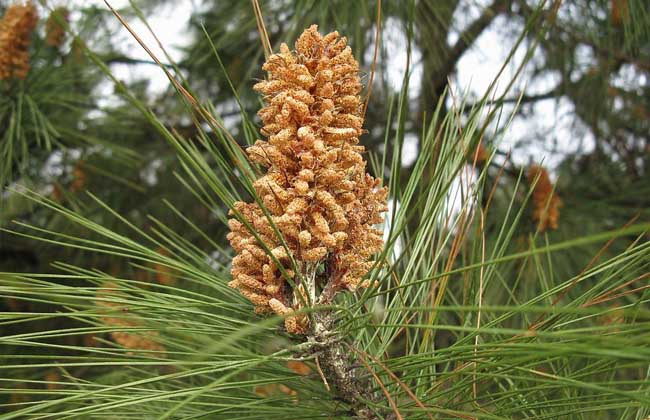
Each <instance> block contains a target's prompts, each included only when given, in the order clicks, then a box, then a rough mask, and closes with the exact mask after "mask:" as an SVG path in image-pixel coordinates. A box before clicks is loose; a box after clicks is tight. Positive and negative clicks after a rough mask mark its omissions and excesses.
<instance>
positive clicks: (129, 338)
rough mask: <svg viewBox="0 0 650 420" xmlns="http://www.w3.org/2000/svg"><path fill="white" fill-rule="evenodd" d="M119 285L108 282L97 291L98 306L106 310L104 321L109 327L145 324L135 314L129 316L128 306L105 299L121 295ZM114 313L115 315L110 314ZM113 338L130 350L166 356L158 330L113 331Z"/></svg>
mask: <svg viewBox="0 0 650 420" xmlns="http://www.w3.org/2000/svg"><path fill="white" fill-rule="evenodd" d="M119 295H120V292H119V286H118V285H117V284H116V283H114V282H110V281H109V282H106V283H104V284H103V285H102V287H101V288H100V289H99V290H98V291H97V297H98V298H99V299H100V300H97V302H96V303H97V306H99V307H101V308H104V309H105V310H106V315H107V316H104V317H102V322H103V323H104V324H105V325H106V326H108V327H115V328H133V327H141V326H143V322H142V321H141V320H139V319H138V318H137V317H135V316H128V313H127V311H125V309H126V308H122V307H120V305H119V303H117V302H110V301H108V300H104V299H107V298H111V297H119ZM110 315H113V316H110ZM110 336H111V338H112V339H113V340H114V341H115V342H116V343H117V344H119V345H121V346H122V347H124V348H127V349H130V350H145V351H150V352H155V353H156V354H155V356H157V357H165V347H164V346H163V345H162V344H159V343H158V342H157V341H156V339H157V338H158V332H156V331H147V332H126V331H112V332H111V333H110Z"/></svg>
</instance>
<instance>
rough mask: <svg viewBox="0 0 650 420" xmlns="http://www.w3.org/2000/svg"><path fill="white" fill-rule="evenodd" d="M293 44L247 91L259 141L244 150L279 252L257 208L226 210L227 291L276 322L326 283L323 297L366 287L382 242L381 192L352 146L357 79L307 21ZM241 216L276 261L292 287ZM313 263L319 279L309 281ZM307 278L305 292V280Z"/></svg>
mask: <svg viewBox="0 0 650 420" xmlns="http://www.w3.org/2000/svg"><path fill="white" fill-rule="evenodd" d="M295 46H296V50H295V51H291V50H290V49H289V47H288V46H287V45H286V44H282V45H281V46H280V52H279V53H277V54H273V55H271V56H270V57H269V58H268V60H267V62H266V63H265V64H264V66H263V67H262V68H263V69H264V70H265V71H267V72H268V80H265V81H262V82H260V83H257V84H256V85H255V87H254V89H255V90H257V91H258V92H261V93H262V94H263V95H264V100H265V102H266V106H265V107H264V108H262V109H261V110H260V111H259V113H258V115H259V116H260V117H261V119H262V123H263V127H262V134H263V135H264V136H266V137H267V138H268V140H267V141H263V140H258V141H257V142H256V143H255V145H253V146H251V147H249V148H248V151H247V152H248V155H249V157H250V159H251V160H252V161H253V162H256V163H258V164H260V165H262V166H264V167H266V168H267V172H266V174H265V175H264V176H262V177H260V178H259V179H258V180H256V181H255V182H254V188H255V191H256V192H257V194H258V195H259V196H260V197H261V200H262V202H263V203H264V206H265V207H266V209H267V210H268V212H269V213H270V219H271V220H272V221H273V223H274V225H275V226H276V228H277V229H278V230H279V232H280V233H281V234H282V236H283V237H284V239H285V241H286V244H287V247H286V248H285V247H284V246H283V244H282V241H281V239H280V238H279V237H278V235H277V234H276V233H275V232H274V230H273V228H272V225H271V223H269V218H268V217H267V216H265V214H264V212H263V211H262V209H261V208H260V206H259V205H258V204H257V203H245V202H236V203H235V204H234V206H233V207H234V210H235V211H231V213H230V214H231V215H237V218H233V219H230V221H229V226H230V229H231V232H230V233H229V234H228V239H229V240H230V244H231V245H232V247H233V248H234V249H235V251H236V253H237V255H236V256H235V258H234V259H233V262H232V276H233V280H232V281H231V282H230V286H231V287H234V288H237V289H239V291H240V292H241V293H242V295H244V296H245V297H246V298H248V299H249V300H250V301H251V302H252V303H253V304H254V305H255V307H256V311H257V312H259V313H276V314H278V315H285V316H286V315H287V314H291V313H292V312H293V311H295V310H297V309H300V308H301V307H302V305H303V302H306V301H309V300H311V301H312V302H313V303H324V300H325V299H321V301H320V302H319V301H318V299H315V296H314V294H315V290H316V289H320V290H323V289H325V288H326V287H327V289H328V291H329V292H330V293H329V294H328V296H329V297H331V296H332V292H334V293H336V292H338V291H340V290H344V289H347V290H350V291H354V290H356V289H357V288H358V287H367V286H368V282H367V281H365V282H364V281H362V278H363V277H364V276H365V275H366V273H367V272H368V270H369V269H370V268H371V267H372V265H373V261H369V258H370V257H371V256H372V255H373V254H376V253H378V252H379V251H381V249H382V246H383V240H382V231H381V230H379V229H376V228H374V225H376V224H379V223H382V222H383V218H382V215H381V214H382V213H383V212H385V211H386V210H387V207H386V189H385V188H380V186H379V185H380V181H379V180H378V179H375V178H373V177H372V176H370V175H369V174H367V173H366V162H365V161H364V159H363V157H362V153H363V152H364V147H363V146H360V145H358V144H357V143H358V142H359V136H360V135H361V134H362V133H363V130H362V128H361V127H362V125H363V116H362V103H361V98H360V96H359V93H360V91H361V82H360V80H359V75H358V72H359V64H358V63H357V61H356V60H355V59H354V57H353V55H352V50H351V49H350V47H349V46H347V40H346V38H345V37H339V34H338V33H337V32H332V33H329V34H327V35H325V36H321V35H320V34H319V33H318V30H317V26H316V25H312V26H311V27H310V28H309V29H307V30H305V31H304V32H303V33H302V35H301V36H300V37H299V38H298V40H297V41H296V45H295ZM242 220H245V221H246V222H247V223H248V224H249V225H250V226H251V227H252V229H253V230H254V231H255V232H256V233H257V235H258V236H259V238H260V239H261V241H262V242H263V243H264V246H265V247H266V248H268V249H269V250H270V251H271V254H272V255H273V256H274V257H275V260H277V261H278V262H279V263H280V264H282V266H283V267H282V268H284V269H285V272H286V273H287V274H288V277H289V278H291V279H292V282H291V283H293V284H295V285H297V287H296V290H293V288H292V286H291V284H290V282H289V281H287V279H286V278H285V277H283V275H282V273H281V271H280V270H279V267H278V266H277V265H276V264H275V262H274V258H272V257H271V256H270V255H268V254H267V253H266V252H265V250H264V247H263V246H262V244H261V243H260V241H258V239H257V238H256V237H255V235H253V234H252V233H251V231H250V230H249V228H248V227H247V226H246V225H245V224H244V223H242ZM287 251H288V252H287ZM291 258H293V260H294V261H295V263H296V264H295V266H293V265H292V264H291V263H290V260H291ZM321 264H324V268H325V272H326V273H327V276H326V278H325V279H320V280H316V274H315V273H316V269H317V267H318V266H319V265H321ZM296 270H297V271H298V273H296V272H295V271H296ZM310 278H311V279H315V280H314V283H313V289H310V286H309V284H310V283H307V286H305V283H304V280H305V279H306V280H307V281H309V279H310ZM318 281H320V282H321V283H320V284H317V283H316V282H318ZM323 283H325V284H323ZM308 297H309V299H307V298H308ZM308 323H309V321H308V319H307V317H306V316H304V315H302V316H293V317H292V316H287V317H286V320H285V327H286V329H287V331H288V332H290V333H294V334H304V333H306V331H307V329H308Z"/></svg>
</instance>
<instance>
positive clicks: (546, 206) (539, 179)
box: [528, 165, 562, 232]
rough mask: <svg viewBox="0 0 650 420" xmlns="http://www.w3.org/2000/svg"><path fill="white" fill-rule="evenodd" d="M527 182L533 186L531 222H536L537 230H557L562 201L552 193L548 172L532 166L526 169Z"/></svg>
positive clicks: (537, 166)
mask: <svg viewBox="0 0 650 420" xmlns="http://www.w3.org/2000/svg"><path fill="white" fill-rule="evenodd" d="M528 182H530V184H531V185H534V189H533V221H535V222H537V230H538V231H540V232H544V231H545V230H546V229H548V228H550V229H557V227H558V220H559V218H560V206H561V205H562V200H560V197H558V196H557V194H556V193H555V192H554V191H553V184H552V183H551V180H550V178H549V176H548V171H547V170H546V169H544V168H543V167H541V166H539V165H532V166H531V167H530V168H529V169H528Z"/></svg>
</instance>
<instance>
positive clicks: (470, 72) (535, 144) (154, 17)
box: [71, 0, 593, 168]
mask: <svg viewBox="0 0 650 420" xmlns="http://www.w3.org/2000/svg"><path fill="white" fill-rule="evenodd" d="M71 1H72V3H77V4H88V3H89V2H90V3H91V4H96V5H97V6H99V7H106V5H105V4H104V1H103V0H71ZM108 1H109V3H110V4H111V5H112V6H113V7H115V8H117V9H119V8H123V7H128V6H129V1H128V0H108ZM198 3H200V1H199V0H176V1H174V2H168V3H167V4H166V5H163V6H161V7H160V8H158V9H157V10H156V11H155V13H153V14H151V15H148V16H147V18H148V22H149V25H150V26H151V28H152V29H153V30H154V31H155V33H156V35H157V36H158V38H159V40H160V42H161V43H162V44H163V45H164V46H165V49H166V50H167V52H168V53H169V54H170V55H171V57H172V59H174V60H178V59H180V58H181V51H180V49H179V47H181V46H183V45H186V44H189V43H190V41H191V38H190V36H189V34H188V33H187V24H188V22H189V18H190V16H191V12H192V10H193V7H195V6H196V5H197V4H198ZM482 3H487V2H486V1H484V0H478V1H477V2H476V6H475V7H473V8H469V9H464V8H459V9H458V11H457V13H456V14H455V15H454V17H453V19H454V21H455V22H454V23H455V26H457V27H459V28H460V29H462V28H463V27H464V26H465V25H467V24H468V23H469V22H471V21H472V20H473V19H475V18H476V16H477V15H478V14H479V13H480V12H481V10H482V8H483V7H484V5H483V4H482ZM73 18H74V16H73ZM504 23H505V22H504V21H502V20H500V18H497V20H496V21H495V22H494V23H493V25H491V26H490V27H489V28H488V29H487V30H485V31H484V32H483V34H482V35H481V36H480V37H479V39H478V40H477V41H476V42H475V43H474V45H473V47H472V48H471V49H470V50H469V51H467V52H466V53H465V54H464V55H463V56H462V58H461V59H460V61H459V63H458V67H457V72H456V74H455V76H454V77H453V78H452V80H451V83H452V86H451V87H452V89H453V90H454V91H455V92H457V94H462V92H467V93H469V94H470V95H472V96H474V97H477V98H478V97H480V96H482V95H483V93H484V92H485V91H486V89H487V88H488V86H489V85H490V83H491V81H492V80H493V79H494V77H495V75H496V74H497V73H498V71H499V70H500V68H501V65H502V63H503V61H504V59H505V57H506V56H507V55H508V53H509V52H510V49H511V48H512V44H513V43H514V40H513V39H512V38H513V37H512V36H511V35H510V36H508V35H506V34H504V33H503V31H502V30H500V28H503V26H504ZM129 24H130V25H131V26H132V28H133V29H134V30H135V32H136V33H137V34H138V36H139V37H140V38H141V39H142V40H143V41H144V42H145V43H146V44H147V46H149V48H150V49H151V50H152V51H153V52H154V54H156V55H157V56H158V57H159V58H160V59H161V60H163V61H166V60H164V54H163V52H162V50H161V49H160V48H159V46H158V45H157V42H156V40H155V39H154V37H153V36H152V35H151V34H150V33H149V31H148V29H147V28H146V26H145V25H144V24H143V23H142V22H140V21H138V20H135V19H131V20H130V21H129ZM118 36H119V37H120V42H119V48H120V49H121V50H122V51H123V52H124V53H125V55H127V56H129V57H132V58H137V59H145V60H148V59H149V57H148V55H147V53H146V52H145V51H144V50H143V49H142V48H141V47H140V46H139V45H138V44H137V42H136V41H135V40H134V39H133V38H132V37H131V36H130V34H128V32H127V31H126V29H124V28H121V29H120V32H119V35H118ZM454 37H457V34H454V33H452V34H451V35H450V40H449V42H450V43H453V42H455V39H454ZM383 43H384V47H385V48H387V49H388V50H389V51H391V52H392V53H391V54H389V55H388V56H389V57H390V58H389V59H390V60H391V63H390V64H389V69H390V70H389V73H388V75H387V77H388V80H389V82H390V83H391V84H392V85H393V87H394V88H395V89H399V87H400V86H401V83H402V80H403V76H404V72H405V70H406V68H405V63H406V56H405V52H404V53H400V52H401V51H404V50H405V49H404V48H403V47H402V48H400V46H403V45H405V43H406V38H405V36H404V35H403V34H402V33H401V32H400V30H399V26H398V23H397V22H395V21H391V20H390V19H388V20H387V21H386V22H385V24H384V27H383ZM369 48H370V51H368V53H369V54H372V52H371V51H372V45H371V46H370V47H369ZM522 59H523V49H521V50H520V51H518V52H517V54H516V55H515V60H514V61H513V63H511V64H510V65H509V66H507V67H506V68H505V70H504V72H503V74H502V77H501V79H500V81H499V84H498V86H497V89H496V90H497V93H499V92H500V90H502V89H503V87H505V86H506V85H507V83H508V81H509V80H510V78H511V77H512V75H513V74H514V73H515V70H516V66H517V65H518V64H519V63H520V62H521V60H522ZM419 61H420V54H419V52H418V51H417V50H415V51H414V52H413V57H412V62H413V63H414V65H413V68H412V71H411V80H412V81H411V92H410V94H411V95H413V96H417V93H418V92H417V91H418V89H419V87H418V81H419V79H420V77H421V64H420V63H419ZM530 68H531V66H528V69H530ZM112 70H113V72H114V73H115V75H116V76H117V77H118V78H119V79H121V80H132V79H134V78H135V79H140V78H144V79H146V80H148V81H149V90H150V92H152V93H154V92H162V91H163V90H164V89H165V88H166V87H167V86H168V84H169V81H168V80H167V78H166V77H165V75H164V73H163V72H162V71H161V70H160V69H158V68H157V67H156V66H153V65H136V66H134V65H127V64H114V65H113V66H112ZM526 74H527V73H526V71H525V72H524V74H523V77H522V78H520V81H519V83H517V84H516V85H515V86H516V88H515V90H514V91H513V92H512V96H516V95H518V94H519V93H521V92H522V91H524V90H525V91H526V93H528V94H534V93H541V92H545V91H547V90H548V89H550V88H552V87H553V86H554V83H555V82H556V81H557V78H554V77H553V75H548V76H547V77H545V78H537V79H536V81H535V83H534V84H527V83H526V80H527V79H528V78H527V77H526ZM105 89H106V90H107V93H108V92H110V90H112V87H111V86H106V87H105ZM505 109H506V110H511V109H512V108H511V107H510V108H508V107H506V108H505ZM572 114H573V113H572V104H571V103H570V102H569V101H568V100H566V99H564V100H562V99H561V100H559V101H557V100H555V99H550V100H544V101H540V102H537V103H535V104H533V105H532V117H529V118H523V117H518V118H515V119H514V120H513V121H512V124H511V126H510V128H509V129H508V130H507V132H506V135H504V136H503V138H501V139H500V143H499V148H500V149H501V150H503V151H508V150H509V149H510V148H513V147H514V146H515V145H516V144H518V143H519V142H524V143H526V144H525V145H524V146H523V147H517V148H514V149H513V152H514V153H513V155H512V157H511V158H512V160H513V161H514V163H515V164H517V165H525V164H528V163H530V162H531V161H533V160H534V161H536V162H540V161H543V162H544V163H545V164H546V165H547V166H549V167H550V168H553V167H554V166H556V165H557V164H558V163H559V162H560V160H561V158H562V156H563V154H564V153H566V152H575V151H579V150H583V151H588V150H590V148H591V147H593V146H592V145H591V144H590V141H589V140H590V139H589V134H588V131H587V130H584V134H583V136H582V138H574V137H575V133H576V132H577V133H580V130H576V129H575V128H576V127H575V124H576V121H575V118H573V117H572ZM417 144H418V141H417V138H416V137H415V136H410V137H408V138H407V139H406V140H405V145H404V150H403V154H404V158H405V161H406V162H408V161H409V160H413V159H415V157H416V156H417ZM551 146H553V147H551ZM551 149H556V150H561V151H562V152H561V153H556V152H554V151H553V150H551Z"/></svg>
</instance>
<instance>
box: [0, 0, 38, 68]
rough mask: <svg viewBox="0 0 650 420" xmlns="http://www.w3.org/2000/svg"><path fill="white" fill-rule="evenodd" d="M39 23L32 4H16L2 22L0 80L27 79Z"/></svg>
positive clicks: (0, 31) (0, 33)
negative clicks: (33, 35)
mask: <svg viewBox="0 0 650 420" xmlns="http://www.w3.org/2000/svg"><path fill="white" fill-rule="evenodd" d="M37 22H38V13H37V12H36V7H35V6H34V4H32V3H31V2H27V3H25V4H21V3H16V4H13V5H11V6H9V8H7V11H6V12H5V15H4V16H3V17H2V20H0V80H8V79H12V78H15V79H25V78H26V77H27V73H28V72H29V44H30V39H31V36H32V32H33V31H34V28H35V27H36V23H37Z"/></svg>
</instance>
